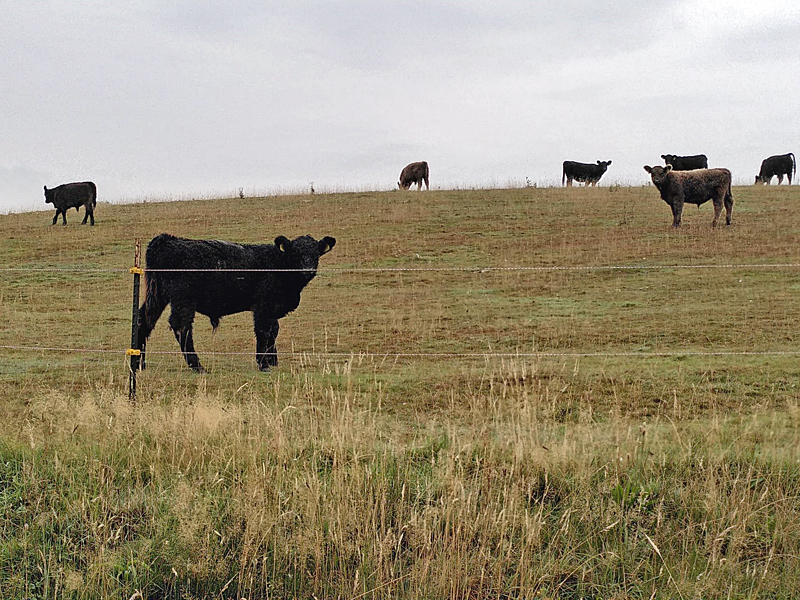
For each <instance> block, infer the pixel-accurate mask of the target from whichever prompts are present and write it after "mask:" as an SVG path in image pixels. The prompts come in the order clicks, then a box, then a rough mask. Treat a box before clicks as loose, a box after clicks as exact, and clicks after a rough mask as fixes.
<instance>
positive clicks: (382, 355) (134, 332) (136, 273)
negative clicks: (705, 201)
mask: <svg viewBox="0 0 800 600" xmlns="http://www.w3.org/2000/svg"><path fill="white" fill-rule="evenodd" d="M140 260H141V242H140V240H138V239H137V240H136V241H135V248H134V266H133V267H130V268H127V269H126V268H119V267H117V268H114V267H110V268H108V267H107V268H102V267H88V266H72V267H0V273H3V272H9V273H11V272H14V273H16V272H19V273H25V272H36V273H106V274H109V273H116V274H120V275H124V274H130V275H133V301H132V311H131V343H130V347H129V348H117V349H114V348H73V347H64V346H43V345H18V344H5V345H2V344H0V350H8V351H29V352H56V353H76V354H80V353H86V354H91V353H97V354H106V355H109V354H111V355H120V356H127V357H130V367H129V371H130V372H129V398H130V400H131V401H135V399H136V385H137V372H138V370H139V360H140V355H141V351H140V350H139V349H138V348H136V345H137V342H138V327H139V323H138V315H139V294H140V287H141V276H142V275H144V274H145V273H147V272H151V273H156V272H161V273H193V272H194V273H203V272H213V273H270V272H273V273H276V272H283V273H286V272H303V271H305V269H219V268H208V269H144V268H142V267H141V266H140ZM720 269H727V270H786V269H800V262H781V263H763V262H761V263H721V264H689V263H679V264H661V265H659V264H655V265H653V264H632V265H536V266H509V267H497V266H471V267H358V266H352V267H331V268H326V269H322V270H317V275H318V276H319V275H322V276H325V275H335V274H342V273H425V272H433V273H443V272H455V273H473V274H487V273H503V272H603V271H607V272H615V271H616V272H632V271H659V270H663V271H669V270H720ZM148 354H151V355H182V354H183V352H182V351H179V350H176V351H152V350H148ZM205 354H207V355H209V356H250V355H251V354H252V352H206V353H205ZM282 354H284V355H288V356H300V357H309V356H313V357H319V358H329V359H333V358H338V359H352V358H372V359H376V358H377V359H384V360H385V359H387V358H388V359H395V360H399V359H414V358H483V359H492V358H569V359H576V358H598V357H600V358H601V357H607V358H623V357H639V358H669V357H691V356H694V357H698V356H707V357H714V356H716V357H720V356H761V357H766V356H800V348H799V349H796V350H765V351H757V350H667V351H592V352H582V351H547V350H542V351H531V352H376V351H360V350H353V351H350V352H328V351H316V350H315V351H313V352H304V351H287V352H282Z"/></svg>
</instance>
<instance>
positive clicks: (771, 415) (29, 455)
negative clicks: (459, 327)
mask: <svg viewBox="0 0 800 600" xmlns="http://www.w3.org/2000/svg"><path fill="white" fill-rule="evenodd" d="M316 375H319V374H318V373H311V374H310V376H309V374H308V373H302V372H297V373H295V374H294V375H293V376H292V377H291V378H285V379H284V378H281V379H277V380H276V381H275V382H274V389H273V393H272V394H271V395H269V396H264V395H258V396H255V395H251V394H249V393H247V392H246V391H242V392H240V394H239V396H238V397H237V398H236V399H235V400H233V399H231V398H230V397H223V396H214V395H208V394H205V393H203V392H198V393H197V394H196V395H194V396H193V397H188V398H183V399H182V400H181V402H173V403H171V404H160V403H146V404H140V405H136V406H134V405H131V404H130V403H128V402H127V399H126V398H124V397H120V396H118V395H115V394H113V393H109V392H106V391H104V390H95V391H87V392H85V393H84V394H82V395H81V397H80V398H70V397H67V396H65V395H64V394H61V393H59V392H56V391H54V392H52V393H51V394H50V395H49V396H47V397H41V398H37V399H35V400H33V401H31V402H30V403H29V404H28V406H27V409H26V415H25V419H24V421H23V423H22V424H21V425H20V427H19V428H18V429H17V431H16V434H15V435H10V436H5V437H4V439H5V441H4V442H3V445H2V457H0V458H2V462H1V463H0V464H1V465H2V481H3V496H2V500H3V512H2V514H3V520H2V530H3V532H4V535H3V539H4V541H3V543H2V561H3V570H2V571H3V573H4V575H3V577H2V578H1V579H0V590H1V593H2V596H3V597H48V598H50V597H52V598H61V597H75V598H87V597H132V596H133V595H134V594H135V593H136V592H141V593H142V595H143V597H145V598H167V597H169V598H206V597H216V596H221V597H237V598H299V597H304V598H312V597H317V598H340V597H349V598H355V597H373V598H393V597H404V598H443V597H446V598H466V597H474V598H487V597H504V598H505V597H548V598H552V597H574V598H579V597H582V598H594V597H597V598H600V597H603V598H608V597H620V598H622V597H630V598H635V597H654V598H662V597H663V598H666V597H670V598H673V597H684V598H697V597H703V598H723V597H787V598H788V597H790V596H792V595H793V594H794V591H795V590H796V589H798V585H800V580H798V575H797V573H798V569H797V566H798V555H797V548H798V542H799V541H800V540H799V539H798V537H799V536H800V514H799V512H800V511H799V509H798V502H797V490H798V489H800V488H798V484H800V481H798V479H800V468H799V467H798V459H800V453H799V451H798V447H800V446H798V442H800V440H798V425H800V412H798V410H797V408H796V407H791V408H790V409H788V410H786V411H782V412H780V413H776V412H775V411H770V410H757V411H753V412H751V413H750V414H746V415H745V414H740V415H737V414H731V413H728V412H723V411H720V412H719V413H716V414H713V415H709V417H708V418H706V419H702V420H677V421H676V420H674V419H672V418H670V416H669V415H664V416H663V417H661V418H656V419H653V420H632V419H630V418H627V417H625V416H617V417H609V418H607V419H602V420H600V419H598V418H597V415H596V414H595V413H594V412H593V408H592V406H591V404H590V403H586V404H585V405H583V406H582V407H580V409H579V410H578V412H577V414H575V415H573V418H572V420H571V422H569V423H564V422H561V421H559V419H558V418H557V417H558V415H554V414H553V410H554V406H556V405H557V400H556V401H554V397H557V396H558V394H559V390H558V389H553V388H552V387H551V386H550V384H548V383H547V382H546V381H543V380H542V379H540V378H539V377H538V375H537V372H536V368H535V366H533V365H526V364H524V363H519V362H515V361H514V362H511V363H507V364H506V365H504V366H503V367H499V368H496V369H488V370H487V371H486V372H485V373H484V378H485V386H484V388H483V389H482V390H480V393H476V394H475V395H474V396H472V397H469V398H467V399H466V402H465V404H464V406H463V407H462V409H461V411H460V412H461V416H460V418H458V419H455V418H452V417H441V418H437V417H436V416H435V415H431V414H426V415H424V418H419V417H421V416H422V415H418V418H413V417H410V416H409V415H407V414H399V415H397V414H390V413H388V412H387V411H385V410H383V409H382V408H381V407H380V406H379V405H378V404H376V403H375V399H376V398H380V396H381V393H382V392H381V390H380V388H379V386H377V385H376V387H375V388H374V389H372V390H364V391H362V392H356V391H355V385H353V382H351V381H349V378H350V374H349V373H342V374H341V376H340V377H341V378H342V381H341V382H340V383H341V385H339V386H336V387H334V386H324V385H320V383H319V380H318V379H317V377H316ZM337 388H338V389H337ZM348 389H350V390H353V391H347V390H348ZM556 410H557V409H556Z"/></svg>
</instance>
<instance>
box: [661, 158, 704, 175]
mask: <svg viewBox="0 0 800 600" xmlns="http://www.w3.org/2000/svg"><path fill="white" fill-rule="evenodd" d="M661 158H663V159H664V164H665V165H672V170H673V171H691V170H692V169H707V168H708V158H707V157H706V155H705V154H695V155H694V156H675V155H674V154H662V155H661Z"/></svg>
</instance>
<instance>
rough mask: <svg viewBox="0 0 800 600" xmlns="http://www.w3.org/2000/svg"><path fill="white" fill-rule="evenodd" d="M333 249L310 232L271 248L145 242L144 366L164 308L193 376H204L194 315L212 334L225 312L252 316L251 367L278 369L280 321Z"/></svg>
mask: <svg viewBox="0 0 800 600" xmlns="http://www.w3.org/2000/svg"><path fill="white" fill-rule="evenodd" d="M335 244H336V240H335V239H334V238H332V237H324V238H322V239H321V240H319V241H317V240H315V239H314V238H312V237H311V236H309V235H304V236H302V237H298V238H295V239H294V240H289V239H288V238H286V237H284V236H282V235H281V236H278V237H276V238H275V243H274V244H234V243H232V242H223V241H219V240H188V239H185V238H179V237H175V236H172V235H169V234H166V233H162V234H161V235H158V236H156V237H154V238H153V239H152V240H151V241H150V243H149V244H148V245H147V253H146V255H145V258H146V261H147V268H146V271H145V286H146V290H147V291H146V295H145V300H144V303H143V304H142V306H141V307H140V309H139V340H138V346H137V347H138V349H139V350H141V368H142V369H144V366H145V364H144V360H145V346H146V344H147V338H148V337H149V336H150V333H151V332H152V331H153V327H155V324H156V321H158V318H159V317H160V316H161V313H162V312H164V309H165V308H166V306H167V304H171V305H172V312H171V314H170V316H169V325H170V327H171V328H172V331H173V333H174V334H175V338H176V339H177V340H178V343H179V344H180V346H181V352H183V357H184V358H185V359H186V364H188V365H189V367H191V368H192V369H194V370H195V371H197V372H198V373H205V372H206V371H205V369H204V368H203V367H202V366H201V364H200V359H199V358H198V357H197V353H196V352H195V350H194V342H193V340H192V323H193V321H194V315H195V313H196V312H199V313H200V314H203V315H206V316H207V317H208V318H209V319H210V320H211V326H212V327H213V328H214V329H216V328H217V326H218V325H219V321H220V318H222V317H224V316H225V315H232V314H234V313H239V312H245V311H252V313H253V326H254V329H255V333H256V362H257V363H258V366H259V368H260V369H261V370H262V371H266V370H268V369H269V368H270V367H271V366H275V365H277V364H278V355H277V350H276V349H275V338H276V337H277V335H278V319H280V318H281V317H284V316H286V314H288V313H289V312H291V311H293V310H294V309H295V308H297V306H298V305H299V304H300V292H301V291H302V290H303V288H304V287H305V286H306V285H307V284H308V282H310V281H311V280H312V279H313V278H314V276H315V275H316V274H317V265H318V264H319V257H320V256H322V255H323V254H325V253H327V252H329V251H330V250H331V248H333V246H334V245H335ZM226 269H227V270H226ZM231 269H232V270H233V271H231ZM252 269H261V270H260V271H251V270H252ZM265 269H266V270H265ZM187 270H188V271H187ZM237 270H238V271H237Z"/></svg>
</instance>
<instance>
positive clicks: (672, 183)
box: [644, 165, 733, 227]
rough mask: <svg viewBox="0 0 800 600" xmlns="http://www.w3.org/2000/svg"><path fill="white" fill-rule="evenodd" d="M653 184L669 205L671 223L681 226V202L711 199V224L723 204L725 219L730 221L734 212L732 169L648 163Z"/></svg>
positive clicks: (712, 224) (728, 223) (714, 225)
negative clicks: (677, 168) (688, 168)
mask: <svg viewBox="0 0 800 600" xmlns="http://www.w3.org/2000/svg"><path fill="white" fill-rule="evenodd" d="M644 170H645V171H647V172H648V173H650V178H651V179H652V180H653V185H655V186H656V188H658V191H659V192H661V198H662V200H664V202H666V203H667V204H669V206H670V208H672V226H673V227H680V226H681V215H682V214H683V205H684V204H696V205H697V206H700V205H701V204H703V203H704V202H707V201H708V200H711V201H713V202H714V220H713V221H712V222H711V226H712V227H716V226H717V220H718V219H719V215H720V214H721V213H722V206H723V205H724V206H725V213H726V214H725V223H726V224H727V225H730V224H731V213H732V212H733V195H732V194H731V172H730V171H729V170H728V169H696V170H693V171H675V170H673V168H672V166H671V165H667V166H666V167H658V166H656V167H648V166H645V168H644Z"/></svg>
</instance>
